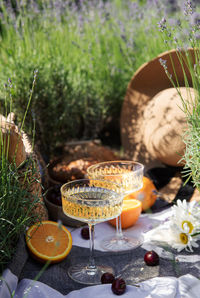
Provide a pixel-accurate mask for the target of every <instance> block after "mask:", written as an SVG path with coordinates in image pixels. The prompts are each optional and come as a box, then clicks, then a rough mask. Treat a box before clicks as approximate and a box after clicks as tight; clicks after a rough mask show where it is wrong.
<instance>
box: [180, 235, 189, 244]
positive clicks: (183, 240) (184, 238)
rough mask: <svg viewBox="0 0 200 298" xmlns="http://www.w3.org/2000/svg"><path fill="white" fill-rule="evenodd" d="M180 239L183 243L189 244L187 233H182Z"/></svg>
mask: <svg viewBox="0 0 200 298" xmlns="http://www.w3.org/2000/svg"><path fill="white" fill-rule="evenodd" d="M180 240H181V242H182V243H183V244H187V243H188V236H187V235H186V234H185V233H181V234H180Z"/></svg>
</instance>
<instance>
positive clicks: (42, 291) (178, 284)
mask: <svg viewBox="0 0 200 298" xmlns="http://www.w3.org/2000/svg"><path fill="white" fill-rule="evenodd" d="M4 278H5V280H6V282H7V286H6V285H5V282H4V283H3V285H2V284H1V286H0V297H2V298H10V297H11V295H10V292H9V291H8V286H9V287H10V290H11V292H13V291H14V293H15V294H14V296H13V297H14V298H22V297H27V298H52V297H53V298H79V297H83V298H93V297H95V298H104V297H107V298H112V297H116V295H115V294H113V293H112V290H111V285H110V284H106V285H97V286H90V287H86V288H82V289H80V290H75V291H72V292H70V293H69V294H67V295H62V294H61V293H59V292H58V291H56V290H54V289H53V288H51V287H49V286H47V285H46V284H44V283H41V282H38V281H33V280H30V279H23V280H21V281H20V283H19V284H18V286H16V276H15V275H14V274H12V272H11V271H10V270H9V269H6V270H5V271H4ZM2 289H3V291H2ZM199 291H200V281H199V279H198V278H196V277H194V276H192V275H190V274H186V275H183V276H181V277H179V278H175V277H155V278H152V279H149V280H146V281H144V282H141V283H140V284H139V287H134V286H130V285H127V287H126V291H125V293H124V294H123V297H126V298H132V297H134V298H151V297H152V298H165V297H166V298H173V297H174V298H180V297H182V298H197V297H199Z"/></svg>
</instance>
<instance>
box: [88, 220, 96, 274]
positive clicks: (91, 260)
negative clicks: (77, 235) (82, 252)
mask: <svg viewBox="0 0 200 298" xmlns="http://www.w3.org/2000/svg"><path fill="white" fill-rule="evenodd" d="M88 227H89V235H90V257H89V266H88V269H89V270H95V269H96V266H95V261H94V225H92V224H88Z"/></svg>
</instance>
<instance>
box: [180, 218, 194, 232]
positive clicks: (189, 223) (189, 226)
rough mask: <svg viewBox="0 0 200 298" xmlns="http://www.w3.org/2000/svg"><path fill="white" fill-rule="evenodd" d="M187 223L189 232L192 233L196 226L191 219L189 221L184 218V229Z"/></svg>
mask: <svg viewBox="0 0 200 298" xmlns="http://www.w3.org/2000/svg"><path fill="white" fill-rule="evenodd" d="M185 224H186V225H187V226H188V228H189V232H188V233H189V234H191V233H192V231H193V229H194V226H193V224H192V223H191V222H190V221H188V220H184V221H183V222H182V229H183V230H184V225H185Z"/></svg>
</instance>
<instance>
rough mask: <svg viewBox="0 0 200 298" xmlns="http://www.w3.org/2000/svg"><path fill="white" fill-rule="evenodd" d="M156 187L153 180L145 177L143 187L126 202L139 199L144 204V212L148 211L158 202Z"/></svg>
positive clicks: (127, 198) (129, 196)
mask: <svg viewBox="0 0 200 298" xmlns="http://www.w3.org/2000/svg"><path fill="white" fill-rule="evenodd" d="M156 192H157V190H156V187H155V185H154V183H153V181H152V180H151V179H149V178H148V177H145V176H144V177H143V187H142V188H141V189H140V190H138V191H135V192H134V193H131V194H130V195H128V196H126V197H125V198H124V200H129V199H137V200H139V201H141V203H142V211H146V210H148V209H150V208H151V207H152V206H153V205H154V203H155V202H156V199H157V195H156Z"/></svg>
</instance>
